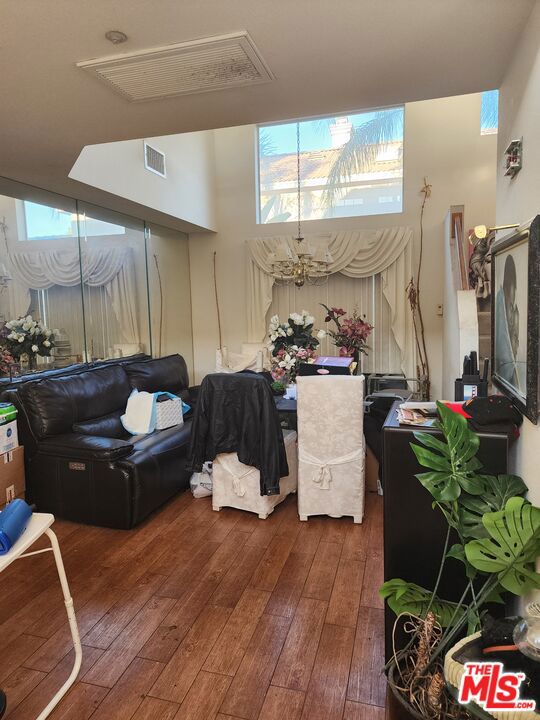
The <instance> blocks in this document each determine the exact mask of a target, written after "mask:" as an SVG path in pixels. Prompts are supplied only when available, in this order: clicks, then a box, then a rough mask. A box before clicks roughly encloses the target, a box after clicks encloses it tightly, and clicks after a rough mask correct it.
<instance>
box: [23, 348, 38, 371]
mask: <svg viewBox="0 0 540 720" xmlns="http://www.w3.org/2000/svg"><path fill="white" fill-rule="evenodd" d="M36 368H37V357H36V356H35V355H34V353H23V354H22V355H21V370H22V371H23V372H34V371H35V370H36Z"/></svg>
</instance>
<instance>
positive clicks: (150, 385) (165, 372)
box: [124, 355, 189, 403]
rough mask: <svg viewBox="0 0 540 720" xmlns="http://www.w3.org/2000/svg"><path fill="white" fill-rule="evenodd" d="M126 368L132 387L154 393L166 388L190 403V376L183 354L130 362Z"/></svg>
mask: <svg viewBox="0 0 540 720" xmlns="http://www.w3.org/2000/svg"><path fill="white" fill-rule="evenodd" d="M124 369H125V371H126V373H127V376H128V378H129V382H130V385H131V387H132V388H136V389H137V390H139V391H143V390H145V391H146V392H152V393H153V392H159V391H160V390H164V391H166V392H170V393H173V394H174V395H178V396H179V397H181V398H182V400H184V402H187V403H189V390H188V387H189V377H188V371H187V366H186V361H185V360H184V358H183V357H182V356H181V355H168V356H167V357H163V358H156V359H154V360H146V361H144V362H137V363H129V365H124Z"/></svg>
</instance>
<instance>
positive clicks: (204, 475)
mask: <svg viewBox="0 0 540 720" xmlns="http://www.w3.org/2000/svg"><path fill="white" fill-rule="evenodd" d="M189 485H190V487H191V492H192V493H193V497H194V498H202V497H208V496H209V495H211V494H212V463H211V462H205V463H204V465H203V467H202V472H199V473H193V475H192V476H191V480H190V481H189Z"/></svg>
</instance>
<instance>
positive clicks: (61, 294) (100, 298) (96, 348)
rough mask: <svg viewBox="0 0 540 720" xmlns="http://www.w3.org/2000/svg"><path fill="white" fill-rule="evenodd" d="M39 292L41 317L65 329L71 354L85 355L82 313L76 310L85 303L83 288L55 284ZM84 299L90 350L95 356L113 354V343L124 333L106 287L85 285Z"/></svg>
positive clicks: (104, 356)
mask: <svg viewBox="0 0 540 720" xmlns="http://www.w3.org/2000/svg"><path fill="white" fill-rule="evenodd" d="M34 292H35V291H34ZM32 294H34V293H32ZM36 294H37V295H39V317H41V319H42V320H43V321H44V322H45V323H46V324H47V326H48V327H50V328H58V329H59V330H62V331H65V333H66V335H67V337H68V339H69V341H70V344H71V350H72V353H73V354H75V355H82V353H83V351H84V332H83V326H82V323H81V322H80V321H79V320H80V313H79V312H74V308H79V307H80V306H81V302H82V300H81V289H80V287H64V286H62V285H53V286H52V287H50V288H48V289H47V290H40V291H38V292H37V293H36ZM84 300H85V323H86V335H87V338H88V352H89V353H91V356H92V357H94V358H106V357H109V356H110V355H112V354H113V346H114V344H115V343H117V342H118V339H119V338H122V333H121V332H120V324H119V322H118V319H117V317H116V314H115V313H114V312H111V300H110V296H109V293H108V292H107V288H106V287H105V286H102V287H88V286H86V287H85V297H84Z"/></svg>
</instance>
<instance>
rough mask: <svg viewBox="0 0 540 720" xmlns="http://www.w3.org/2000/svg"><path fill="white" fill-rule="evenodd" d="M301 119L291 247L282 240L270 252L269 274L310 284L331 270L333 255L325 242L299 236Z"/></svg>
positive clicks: (321, 280) (320, 280) (286, 281)
mask: <svg viewBox="0 0 540 720" xmlns="http://www.w3.org/2000/svg"><path fill="white" fill-rule="evenodd" d="M300 177H301V176H300V123H299V122H297V123H296V182H297V185H296V187H297V211H298V228H297V234H296V237H295V238H294V244H293V247H292V248H291V247H290V246H289V244H288V243H286V242H282V243H280V244H279V245H278V247H277V248H276V250H275V252H273V253H271V254H270V255H269V258H268V259H269V262H270V265H271V267H272V275H273V276H274V278H275V280H276V281H277V282H281V283H283V284H289V283H291V282H292V283H294V284H295V285H296V287H302V286H303V285H304V284H305V283H306V282H307V283H309V284H311V285H321V284H322V283H324V282H325V281H326V280H328V276H329V274H330V269H329V264H330V263H331V262H332V255H331V254H330V251H329V249H328V245H325V244H322V243H321V244H318V245H317V247H316V248H313V247H312V246H311V245H310V244H309V243H308V242H306V240H305V239H304V237H303V236H302V227H301V219H300V215H301V194H300Z"/></svg>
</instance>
